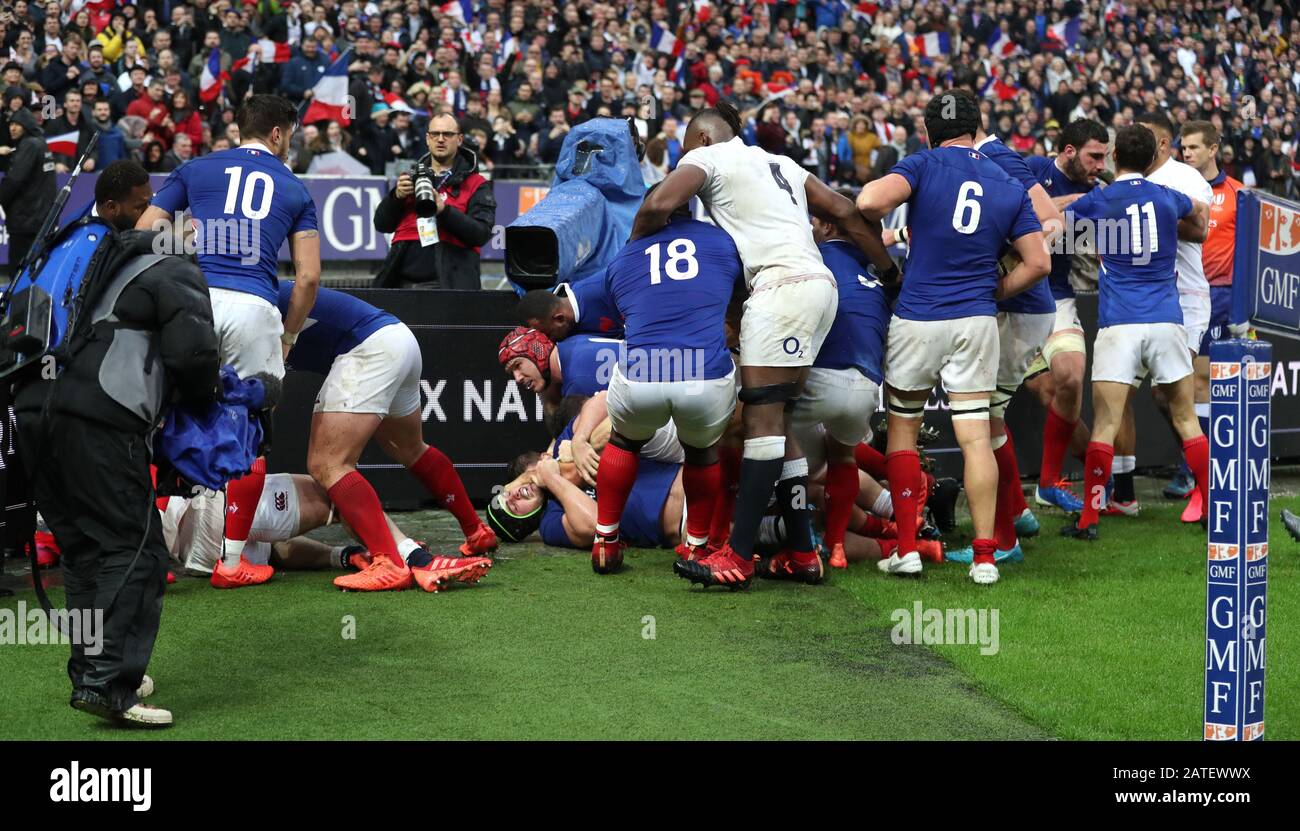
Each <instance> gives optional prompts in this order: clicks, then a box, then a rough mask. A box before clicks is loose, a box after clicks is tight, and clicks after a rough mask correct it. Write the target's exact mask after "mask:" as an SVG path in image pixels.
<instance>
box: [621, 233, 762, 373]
mask: <svg viewBox="0 0 1300 831" xmlns="http://www.w3.org/2000/svg"><path fill="white" fill-rule="evenodd" d="M742 279H744V267H743V266H742V265H741V263H740V254H739V253H738V252H737V251H736V244H735V242H733V241H732V239H731V237H730V236H729V235H728V234H727V232H726V231H724V230H722V229H721V228H718V227H716V226H713V225H709V224H708V223H706V222H699V221H698V220H694V219H684V218H683V219H675V220H673V221H671V222H669V223H668V224H667V225H666V226H664V227H663V228H662V229H660V230H659V231H657V232H655V233H653V234H650V235H649V236H646V237H642V238H641V239H638V240H633V241H632V242H629V243H628V244H627V245H626V246H625V247H624V248H623V250H622V251H620V252H619V253H618V256H616V257H615V258H614V260H613V262H611V263H610V264H609V266H608V267H607V268H606V269H605V285H606V290H607V292H608V293H609V296H610V297H611V298H612V299H613V301H614V305H615V306H617V307H618V311H619V314H620V315H622V317H623V326H624V339H625V340H626V342H627V360H626V362H625V365H623V366H621V370H622V372H623V374H624V376H625V377H626V378H627V379H628V380H630V381H702V380H708V379H712V378H724V377H726V376H727V375H729V374H731V372H732V371H733V370H734V369H735V363H734V362H733V361H732V359H731V353H730V352H728V351H727V337H726V331H725V328H724V324H725V322H726V317H727V304H728V303H729V302H730V301H731V293H732V291H733V290H734V289H735V287H736V285H737V283H739V282H740V281H741V280H742ZM638 362H643V363H640V364H639V365H638Z"/></svg>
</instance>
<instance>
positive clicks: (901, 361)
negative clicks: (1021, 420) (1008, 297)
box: [885, 315, 998, 392]
mask: <svg viewBox="0 0 1300 831" xmlns="http://www.w3.org/2000/svg"><path fill="white" fill-rule="evenodd" d="M940 380H942V381H943V388H944V389H945V390H947V391H948V392H992V391H993V389H994V388H995V387H996V386H997V381H998V322H997V318H995V317H991V316H987V315H979V316H975V317H962V318H957V319H956V320H904V319H903V318H901V317H899V316H897V315H894V317H893V318H892V319H890V321H889V336H888V338H887V339H886V346H885V383H886V384H888V385H889V386H890V387H891V388H892V389H895V390H901V391H903V392H921V391H923V390H930V389H933V388H934V385H935V384H936V383H937V382H939V381H940Z"/></svg>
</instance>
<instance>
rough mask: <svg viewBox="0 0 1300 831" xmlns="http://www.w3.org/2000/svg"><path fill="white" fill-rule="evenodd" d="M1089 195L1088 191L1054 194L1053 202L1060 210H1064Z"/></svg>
mask: <svg viewBox="0 0 1300 831" xmlns="http://www.w3.org/2000/svg"><path fill="white" fill-rule="evenodd" d="M1087 195H1088V194H1086V193H1069V194H1066V195H1065V196H1054V197H1052V204H1053V205H1055V206H1056V207H1057V209H1058V210H1062V211H1063V210H1065V209H1066V208H1068V207H1070V205H1072V204H1073V203H1075V202H1077V201H1078V200H1080V199H1082V198H1083V197H1085V196H1087ZM1035 210H1037V208H1035Z"/></svg>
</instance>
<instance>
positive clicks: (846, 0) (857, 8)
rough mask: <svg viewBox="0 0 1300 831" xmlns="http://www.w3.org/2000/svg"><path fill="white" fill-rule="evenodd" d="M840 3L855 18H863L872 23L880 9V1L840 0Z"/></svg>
mask: <svg viewBox="0 0 1300 831" xmlns="http://www.w3.org/2000/svg"><path fill="white" fill-rule="evenodd" d="M840 5H842V6H844V11H846V12H848V13H849V15H850V16H851V17H852V18H853V19H854V20H862V21H866V22H867V23H872V22H874V21H875V19H876V12H878V11H880V5H879V4H878V3H855V2H853V0H840Z"/></svg>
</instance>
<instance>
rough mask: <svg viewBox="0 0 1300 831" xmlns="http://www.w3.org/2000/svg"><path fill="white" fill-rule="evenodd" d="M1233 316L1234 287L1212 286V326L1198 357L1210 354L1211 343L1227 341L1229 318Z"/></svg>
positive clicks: (1204, 338)
mask: <svg viewBox="0 0 1300 831" xmlns="http://www.w3.org/2000/svg"><path fill="white" fill-rule="evenodd" d="M1231 315H1232V286H1210V325H1209V326H1208V327H1207V328H1206V330H1205V336H1204V337H1202V338H1201V351H1200V352H1198V353H1197V354H1198V355H1208V354H1210V343H1211V342H1213V341H1216V340H1227V339H1228V338H1229V337H1230V335H1229V334H1228V318H1229V317H1230V316H1231Z"/></svg>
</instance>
